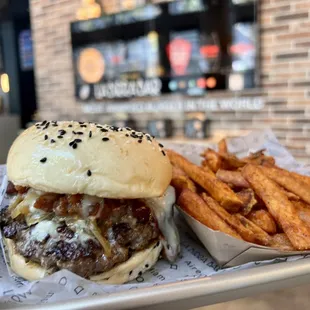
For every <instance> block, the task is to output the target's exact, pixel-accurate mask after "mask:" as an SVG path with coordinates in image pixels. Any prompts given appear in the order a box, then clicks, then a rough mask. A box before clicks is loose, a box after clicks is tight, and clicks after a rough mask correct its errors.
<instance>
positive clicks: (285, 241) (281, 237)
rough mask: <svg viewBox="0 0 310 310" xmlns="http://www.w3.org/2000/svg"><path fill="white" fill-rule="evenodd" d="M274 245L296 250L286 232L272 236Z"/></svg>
mask: <svg viewBox="0 0 310 310" xmlns="http://www.w3.org/2000/svg"><path fill="white" fill-rule="evenodd" d="M271 238H272V242H273V247H274V248H277V249H279V250H282V251H294V250H295V249H294V247H293V245H292V243H291V241H290V239H289V238H287V236H286V234H283V233H282V234H275V235H273V236H272V237H271Z"/></svg>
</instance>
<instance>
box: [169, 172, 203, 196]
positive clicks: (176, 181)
mask: <svg viewBox="0 0 310 310" xmlns="http://www.w3.org/2000/svg"><path fill="white" fill-rule="evenodd" d="M171 185H172V186H173V187H174V188H175V190H176V192H177V194H180V193H181V192H182V191H183V190H184V189H186V188H187V189H189V190H190V191H192V192H194V193H196V192H197V187H196V185H195V183H194V182H193V181H192V180H191V179H190V178H188V177H187V176H184V175H182V176H177V177H173V178H172V180H171Z"/></svg>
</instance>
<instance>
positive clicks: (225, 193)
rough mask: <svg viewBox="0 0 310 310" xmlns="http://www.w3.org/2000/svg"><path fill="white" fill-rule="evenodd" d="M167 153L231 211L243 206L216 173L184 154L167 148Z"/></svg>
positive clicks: (177, 164) (171, 159)
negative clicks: (192, 161) (202, 167)
mask: <svg viewBox="0 0 310 310" xmlns="http://www.w3.org/2000/svg"><path fill="white" fill-rule="evenodd" d="M167 154H168V156H169V158H170V161H171V162H172V164H173V165H176V166H177V167H179V168H181V169H182V170H183V171H185V172H186V173H187V175H188V176H189V177H190V178H191V179H192V180H193V181H195V182H196V183H198V184H199V185H200V186H201V187H202V188H204V189H205V190H206V191H207V192H208V193H209V194H210V195H211V196H212V197H213V198H214V199H215V200H216V201H218V202H220V204H221V205H222V206H223V207H224V208H225V209H226V210H229V211H231V212H237V211H238V210H239V209H240V208H242V205H243V204H242V201H241V200H240V199H239V198H238V196H237V195H236V194H235V193H234V192H233V191H232V190H231V189H230V188H229V187H228V186H227V185H226V184H224V183H223V182H221V181H220V180H218V179H217V178H216V177H215V176H214V175H212V174H211V173H208V172H207V171H202V170H201V168H199V167H198V166H196V165H194V164H192V163H191V162H189V161H188V160H187V159H186V158H184V157H183V156H181V155H179V154H177V153H175V152H173V151H171V150H167Z"/></svg>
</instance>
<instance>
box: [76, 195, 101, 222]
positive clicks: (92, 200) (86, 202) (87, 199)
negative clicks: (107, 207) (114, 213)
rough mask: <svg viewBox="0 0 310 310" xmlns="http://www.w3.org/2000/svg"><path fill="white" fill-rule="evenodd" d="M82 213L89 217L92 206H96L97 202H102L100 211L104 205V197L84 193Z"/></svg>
mask: <svg viewBox="0 0 310 310" xmlns="http://www.w3.org/2000/svg"><path fill="white" fill-rule="evenodd" d="M81 204H82V214H83V217H84V218H87V217H88V216H89V211H90V207H91V206H94V205H96V204H100V208H99V210H98V213H99V212H101V210H102V208H103V206H104V199H103V198H99V197H95V196H89V195H83V198H82V201H81Z"/></svg>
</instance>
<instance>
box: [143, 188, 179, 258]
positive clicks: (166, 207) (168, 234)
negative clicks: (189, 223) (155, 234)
mask: <svg viewBox="0 0 310 310" xmlns="http://www.w3.org/2000/svg"><path fill="white" fill-rule="evenodd" d="M145 203H146V204H147V206H148V207H150V208H151V209H152V210H153V213H154V215H155V217H156V219H157V222H158V226H159V229H160V230H161V232H162V234H163V235H164V237H165V240H163V245H164V249H165V253H166V256H167V259H168V260H169V261H175V260H176V258H177V255H178V253H179V252H180V237H179V233H178V229H177V227H176V225H175V223H174V220H173V206H174V203H175V190H174V188H173V187H172V186H169V187H168V189H167V191H166V192H165V194H164V195H163V196H162V197H159V198H148V199H145Z"/></svg>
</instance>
